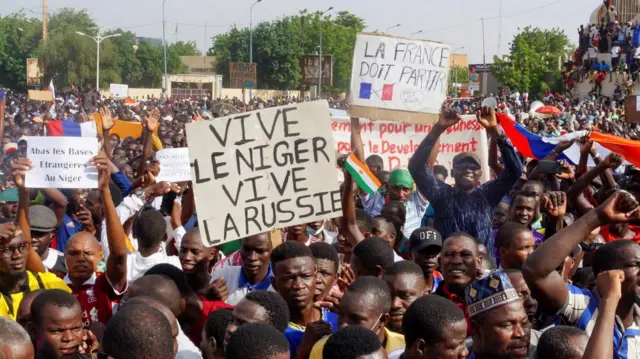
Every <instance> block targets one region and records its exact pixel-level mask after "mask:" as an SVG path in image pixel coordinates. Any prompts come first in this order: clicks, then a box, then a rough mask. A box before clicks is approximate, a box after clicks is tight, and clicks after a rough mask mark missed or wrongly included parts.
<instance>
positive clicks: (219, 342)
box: [200, 308, 233, 359]
mask: <svg viewBox="0 0 640 359" xmlns="http://www.w3.org/2000/svg"><path fill="white" fill-rule="evenodd" d="M232 312H233V309H231V308H221V309H218V310H216V311H215V312H213V313H211V314H209V316H208V317H207V320H206V321H205V323H204V328H203V329H202V338H201V342H200V350H201V351H202V357H203V358H204V359H224V346H223V342H224V338H225V335H226V332H227V325H229V323H230V322H231V320H232Z"/></svg>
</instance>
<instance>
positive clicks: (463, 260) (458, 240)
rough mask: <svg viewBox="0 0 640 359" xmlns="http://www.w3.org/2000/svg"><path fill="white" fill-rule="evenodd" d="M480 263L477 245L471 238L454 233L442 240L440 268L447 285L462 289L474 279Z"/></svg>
mask: <svg viewBox="0 0 640 359" xmlns="http://www.w3.org/2000/svg"><path fill="white" fill-rule="evenodd" d="M480 264H481V258H480V253H479V252H478V245H477V244H476V242H475V240H474V239H473V238H471V237H468V236H465V235H462V234H460V235H458V234H454V235H452V236H451V237H449V238H448V239H447V240H445V241H444V243H443V246H442V252H441V253H440V269H441V271H442V275H443V277H444V281H445V283H446V284H447V285H449V287H452V288H457V289H458V290H464V288H465V287H466V286H467V285H468V284H469V283H471V281H473V280H475V278H476V275H477V271H478V268H479V267H480Z"/></svg>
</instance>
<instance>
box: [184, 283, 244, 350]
mask: <svg viewBox="0 0 640 359" xmlns="http://www.w3.org/2000/svg"><path fill="white" fill-rule="evenodd" d="M200 300H201V301H202V313H201V314H200V321H199V322H198V325H196V326H195V327H194V328H193V330H192V331H191V333H189V339H191V341H192V342H193V344H195V345H196V346H197V347H199V346H200V342H201V341H202V328H204V323H205V322H206V321H207V317H208V316H209V314H211V313H213V312H215V311H216V310H218V309H222V308H234V306H233V305H229V304H227V303H225V302H223V301H220V300H208V299H207V298H205V297H202V296H200Z"/></svg>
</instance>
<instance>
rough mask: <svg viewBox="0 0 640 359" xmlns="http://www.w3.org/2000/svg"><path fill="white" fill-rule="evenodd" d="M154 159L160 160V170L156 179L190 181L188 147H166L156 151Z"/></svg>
mask: <svg viewBox="0 0 640 359" xmlns="http://www.w3.org/2000/svg"><path fill="white" fill-rule="evenodd" d="M156 160H158V161H159V162H160V172H159V173H158V177H156V181H159V182H161V181H167V182H184V181H191V166H190V165H189V164H190V162H189V149H188V148H186V147H185V148H167V149H164V150H160V151H158V152H156Z"/></svg>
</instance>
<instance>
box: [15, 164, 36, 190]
mask: <svg viewBox="0 0 640 359" xmlns="http://www.w3.org/2000/svg"><path fill="white" fill-rule="evenodd" d="M31 168H33V164H32V163H31V160H30V159H28V158H24V157H18V158H14V159H13V160H12V161H11V174H12V175H13V179H14V181H15V183H16V185H17V186H18V187H20V188H24V184H25V181H24V176H25V175H26V173H27V172H29V171H30V170H31Z"/></svg>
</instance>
